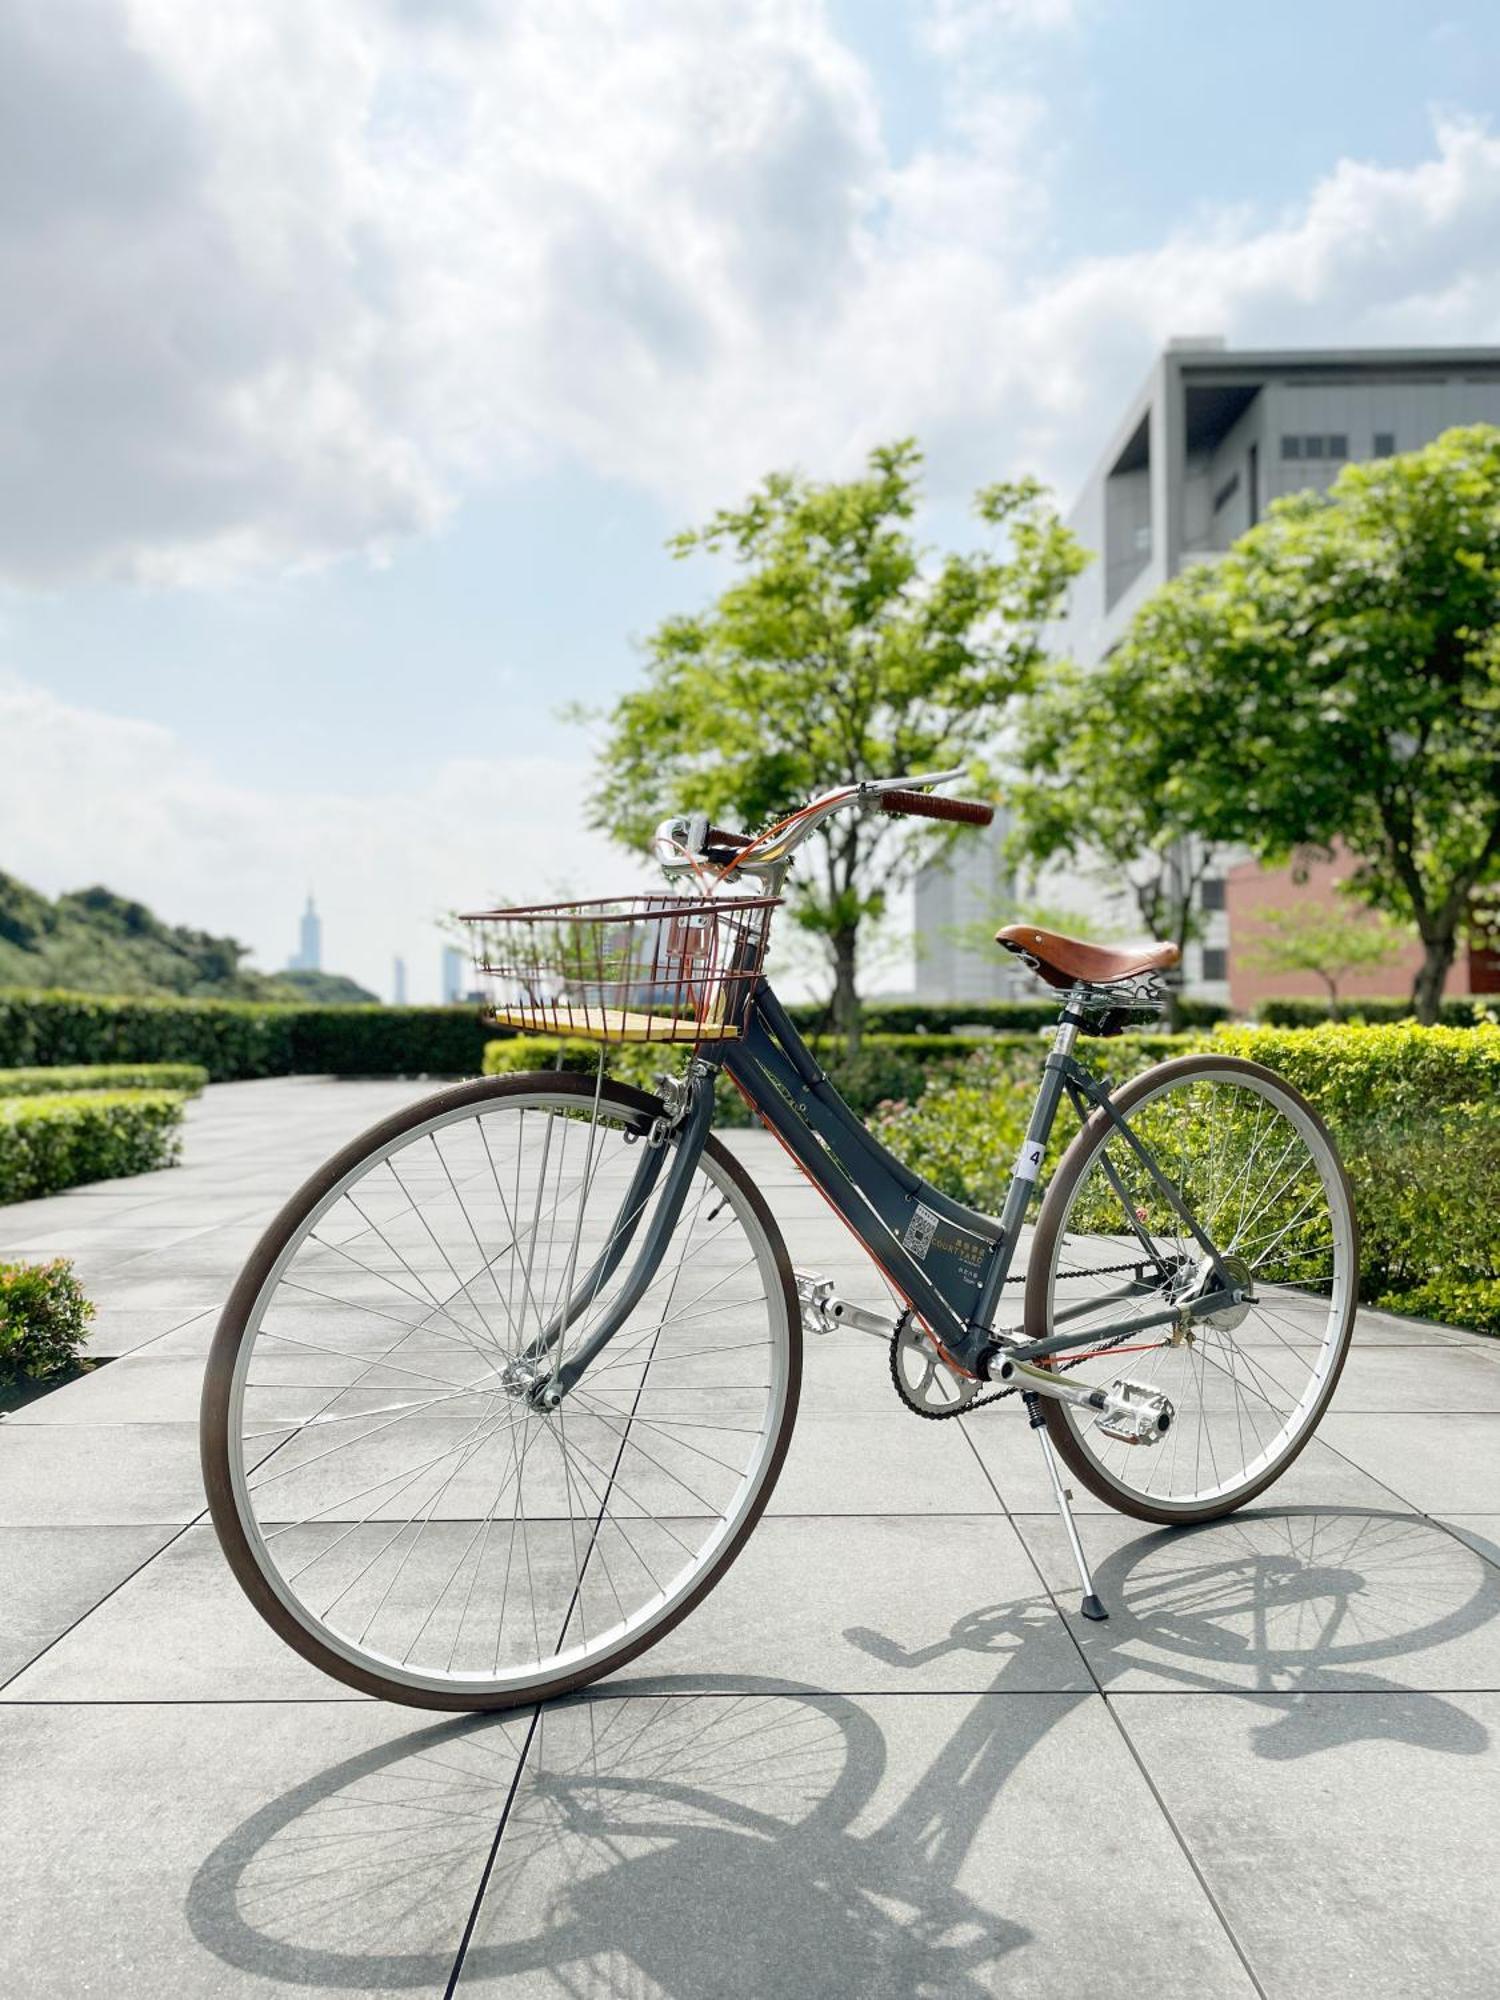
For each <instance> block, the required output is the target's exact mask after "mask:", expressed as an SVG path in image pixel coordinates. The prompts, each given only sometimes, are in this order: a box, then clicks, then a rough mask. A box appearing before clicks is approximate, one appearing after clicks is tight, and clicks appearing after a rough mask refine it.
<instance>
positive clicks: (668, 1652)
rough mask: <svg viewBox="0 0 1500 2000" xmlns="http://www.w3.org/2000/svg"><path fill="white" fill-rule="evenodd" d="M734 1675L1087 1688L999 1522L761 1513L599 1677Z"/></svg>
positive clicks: (1010, 1533) (635, 1680)
mask: <svg viewBox="0 0 1500 2000" xmlns="http://www.w3.org/2000/svg"><path fill="white" fill-rule="evenodd" d="M725 1673H743V1674H750V1675H753V1676H755V1677H756V1678H757V1679H759V1680H763V1681H766V1682H767V1684H768V1685H769V1684H770V1682H771V1681H777V1682H780V1683H782V1684H785V1683H789V1682H795V1683H807V1682H816V1683H817V1684H818V1685H819V1686H822V1687H837V1688H843V1689H858V1690H861V1691H870V1690H885V1691H888V1692H891V1693H900V1692H908V1693H917V1692H931V1691H934V1690H938V1691H955V1692H959V1691H968V1692H972V1693H976V1694H978V1693H983V1692H984V1691H985V1690H987V1689H988V1688H990V1687H992V1686H993V1685H994V1683H995V1681H996V1678H997V1676H1003V1679H1004V1682H1005V1685H1006V1686H1007V1687H1008V1688H1011V1689H1013V1690H1014V1689H1023V1688H1024V1689H1032V1690H1034V1689H1053V1690H1056V1689H1068V1688H1089V1687H1092V1685H1093V1682H1092V1679H1091V1678H1090V1675H1089V1673H1088V1670H1087V1668H1086V1667H1085V1666H1084V1665H1083V1662H1082V1660H1081V1659H1080V1657H1079V1654H1078V1649H1077V1647H1076V1646H1075V1645H1074V1644H1073V1642H1072V1640H1071V1639H1070V1638H1069V1637H1068V1634H1067V1631H1066V1629H1065V1628H1064V1626H1063V1623H1062V1621H1061V1619H1060V1618H1059V1617H1058V1616H1057V1613H1056V1611H1055V1609H1054V1608H1053V1605H1052V1604H1051V1602H1050V1600H1049V1599H1048V1597H1047V1595H1046V1593H1045V1591H1044V1590H1043V1588H1042V1586H1041V1584H1040V1583H1039V1581H1038V1579H1037V1574H1036V1570H1035V1568H1034V1567H1033V1565H1032V1563H1031V1561H1030V1559H1029V1558H1028V1556H1027V1554H1026V1551H1025V1549H1024V1547H1023V1546H1022V1544H1021V1542H1020V1540H1019V1538H1018V1537H1017V1535H1016V1531H1015V1529H1014V1528H1013V1527H1012V1526H1011V1524H1010V1523H1009V1522H1008V1521H1005V1520H1003V1519H997V1518H995V1517H993V1516H982V1517H980V1518H978V1519H976V1520H975V1521H974V1522H973V1523H972V1524H969V1523H965V1522H955V1521H947V1520H936V1519H932V1518H930V1517H929V1518H925V1519H924V1518H920V1517H916V1518H910V1519H908V1518H904V1517H902V1516H900V1515H886V1516H882V1517H879V1518H875V1517H870V1516H858V1515H855V1516H848V1517H845V1518H843V1519H822V1520H814V1519H807V1518H803V1517H793V1518H789V1519H780V1518H769V1517H768V1518H767V1519H765V1520H763V1521H762V1522H761V1523H760V1524H759V1525H758V1527H757V1528H756V1530H755V1532H754V1534H753V1535H752V1536H751V1537H750V1540H749V1542H748V1543H747V1544H746V1546H745V1548H744V1549H743V1550H742V1552H741V1553H740V1555H739V1557H738V1558H737V1559H736V1561H735V1565H734V1567H733V1569H731V1570H730V1572H729V1574H728V1576H727V1577H725V1579H724V1580H723V1582H722V1583H720V1584H718V1585H717V1586H716V1587H715V1589H714V1590H713V1591H712V1592H711V1593H710V1594H709V1596H708V1597H707V1598H705V1600H704V1601H703V1603H702V1604H700V1605H699V1606H698V1607H697V1609H696V1610H695V1611H694V1612H693V1614H692V1616H691V1617H689V1618H687V1619H685V1620H684V1621H683V1623H682V1624H681V1625H679V1626H678V1627H677V1629H676V1631H675V1632H672V1633H670V1634H668V1636H667V1637H666V1638H665V1639H663V1640H662V1641H661V1642H660V1643H659V1644H658V1645H656V1646H653V1647H652V1649H651V1651H650V1652H649V1653H646V1654H643V1655H642V1656H641V1658H640V1659H639V1660H637V1661H636V1662H635V1663H634V1665H633V1666H631V1667H629V1668H627V1669H626V1673H625V1675H624V1676H621V1677H619V1678H617V1680H616V1681H614V1682H613V1683H612V1684H611V1685H612V1687H613V1688H614V1689H616V1690H620V1689H622V1688H624V1687H626V1686H628V1687H630V1688H632V1689H634V1688H635V1687H637V1686H638V1685H641V1684H643V1683H645V1684H653V1685H654V1684H655V1683H656V1682H658V1681H659V1680H660V1679H661V1678H662V1677H663V1676H667V1677H669V1678H670V1680H671V1681H672V1682H673V1683H674V1684H675V1685H676V1686H678V1687H683V1686H688V1685H691V1684H692V1683H693V1682H694V1681H702V1680H703V1679H704V1678H705V1677H707V1678H708V1679H710V1680H713V1679H716V1678H718V1677H719V1676H721V1675H723V1674H725Z"/></svg>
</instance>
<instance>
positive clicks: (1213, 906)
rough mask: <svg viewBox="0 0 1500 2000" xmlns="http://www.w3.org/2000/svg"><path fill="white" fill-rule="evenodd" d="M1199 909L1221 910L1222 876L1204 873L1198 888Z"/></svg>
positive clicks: (1222, 895) (1222, 894) (1222, 901)
mask: <svg viewBox="0 0 1500 2000" xmlns="http://www.w3.org/2000/svg"><path fill="white" fill-rule="evenodd" d="M1198 907H1199V909H1200V910H1222V909H1223V907H1224V877H1223V876H1222V875H1205V876H1204V878H1203V880H1202V882H1201V883H1200V885H1199V888H1198Z"/></svg>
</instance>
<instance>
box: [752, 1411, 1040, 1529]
mask: <svg viewBox="0 0 1500 2000" xmlns="http://www.w3.org/2000/svg"><path fill="white" fill-rule="evenodd" d="M768 1511H769V1512H770V1513H772V1514H997V1513H999V1512H1000V1503H999V1501H998V1500H997V1499H996V1498H995V1495H994V1492H993V1490H992V1489H991V1487H990V1485H989V1482H988V1481H987V1480H986V1479H985V1477H984V1475H983V1473H982V1472H981V1470H980V1468H979V1466H978V1465H977V1464H976V1463H975V1461H974V1457H973V1454H972V1453H971V1452H970V1451H969V1450H968V1449H967V1447H966V1445H965V1443H964V1439H963V1437H962V1435H961V1434H960V1427H959V1426H958V1425H957V1424H932V1423H923V1422H922V1420H921V1418H919V1417H914V1416H912V1415H911V1414H910V1412H909V1411H906V1410H903V1409H900V1408H893V1409H892V1410H891V1411H890V1413H889V1415H886V1416H878V1415H876V1414H874V1413H873V1412H871V1413H869V1414H866V1413H864V1412H855V1413H853V1414H843V1415H836V1416H820V1415H818V1414H817V1413H816V1412H814V1413H811V1414H809V1415H807V1416H804V1417H801V1418H799V1420H798V1423H797V1427H796V1430H795V1431H794V1432H793V1434H792V1443H791V1449H790V1450H789V1451H788V1452H787V1456H786V1464H785V1465H784V1466H783V1467H782V1471H781V1478H780V1480H779V1482H778V1483H777V1487H776V1491H775V1492H774V1493H773V1494H772V1496H771V1502H770V1507H769V1510H768Z"/></svg>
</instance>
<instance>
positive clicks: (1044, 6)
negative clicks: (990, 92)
mask: <svg viewBox="0 0 1500 2000" xmlns="http://www.w3.org/2000/svg"><path fill="white" fill-rule="evenodd" d="M1078 14H1079V6H1078V0H920V4H919V5H918V7H917V9H916V17H915V18H916V28H917V33H918V35H919V36H920V37H921V39H922V40H923V41H924V42H925V43H926V45H927V46H928V48H930V49H932V50H933V51H934V53H936V54H938V55H943V56H960V55H961V56H964V57H969V56H971V55H972V54H973V53H974V51H975V49H976V48H977V47H982V46H984V45H985V44H986V43H990V44H993V43H994V42H996V41H997V40H1004V41H1006V42H1009V41H1010V40H1012V39H1013V38H1014V37H1016V36H1018V35H1027V34H1043V35H1050V34H1058V33H1060V32H1061V31H1062V30H1064V29H1068V28H1073V27H1076V25H1077V22H1078Z"/></svg>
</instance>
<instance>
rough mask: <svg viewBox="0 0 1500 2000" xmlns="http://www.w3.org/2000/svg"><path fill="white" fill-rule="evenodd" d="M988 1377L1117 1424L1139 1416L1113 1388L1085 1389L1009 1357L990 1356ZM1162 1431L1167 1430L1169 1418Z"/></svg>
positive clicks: (1132, 1406)
mask: <svg viewBox="0 0 1500 2000" xmlns="http://www.w3.org/2000/svg"><path fill="white" fill-rule="evenodd" d="M989 1377H990V1380H991V1381H992V1382H1003V1383H1005V1384H1006V1385H1007V1387H1009V1388H1012V1389H1019V1390H1021V1391H1022V1393H1023V1394H1025V1393H1028V1392H1029V1393H1031V1394H1032V1395H1037V1396H1050V1397H1051V1398H1052V1400H1053V1402H1055V1403H1071V1404H1072V1405H1073V1407H1074V1408H1075V1409H1080V1410H1091V1411H1093V1412H1094V1414H1095V1415H1096V1416H1101V1417H1104V1418H1106V1419H1113V1420H1114V1421H1115V1422H1117V1423H1130V1422H1132V1421H1133V1420H1134V1418H1135V1415H1136V1408H1135V1405H1134V1404H1133V1403H1132V1402H1131V1401H1130V1400H1129V1399H1128V1398H1127V1397H1124V1396H1117V1395H1114V1394H1113V1393H1112V1390H1113V1384H1111V1386H1110V1388H1106V1389H1089V1388H1085V1387H1084V1385H1083V1384H1082V1383H1081V1382H1070V1381H1069V1380H1068V1378H1067V1377H1066V1375H1054V1374H1053V1373H1052V1371H1051V1369H1050V1368H1034V1367H1033V1366H1032V1364H1031V1363H1030V1362H1029V1361H1014V1360H1012V1359H1011V1357H1010V1356H1009V1355H1008V1354H996V1355H992V1356H991V1358H990V1364H989ZM1161 1428H1162V1430H1163V1431H1165V1429H1166V1428H1167V1419H1166V1418H1163V1420H1162V1424H1161Z"/></svg>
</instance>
